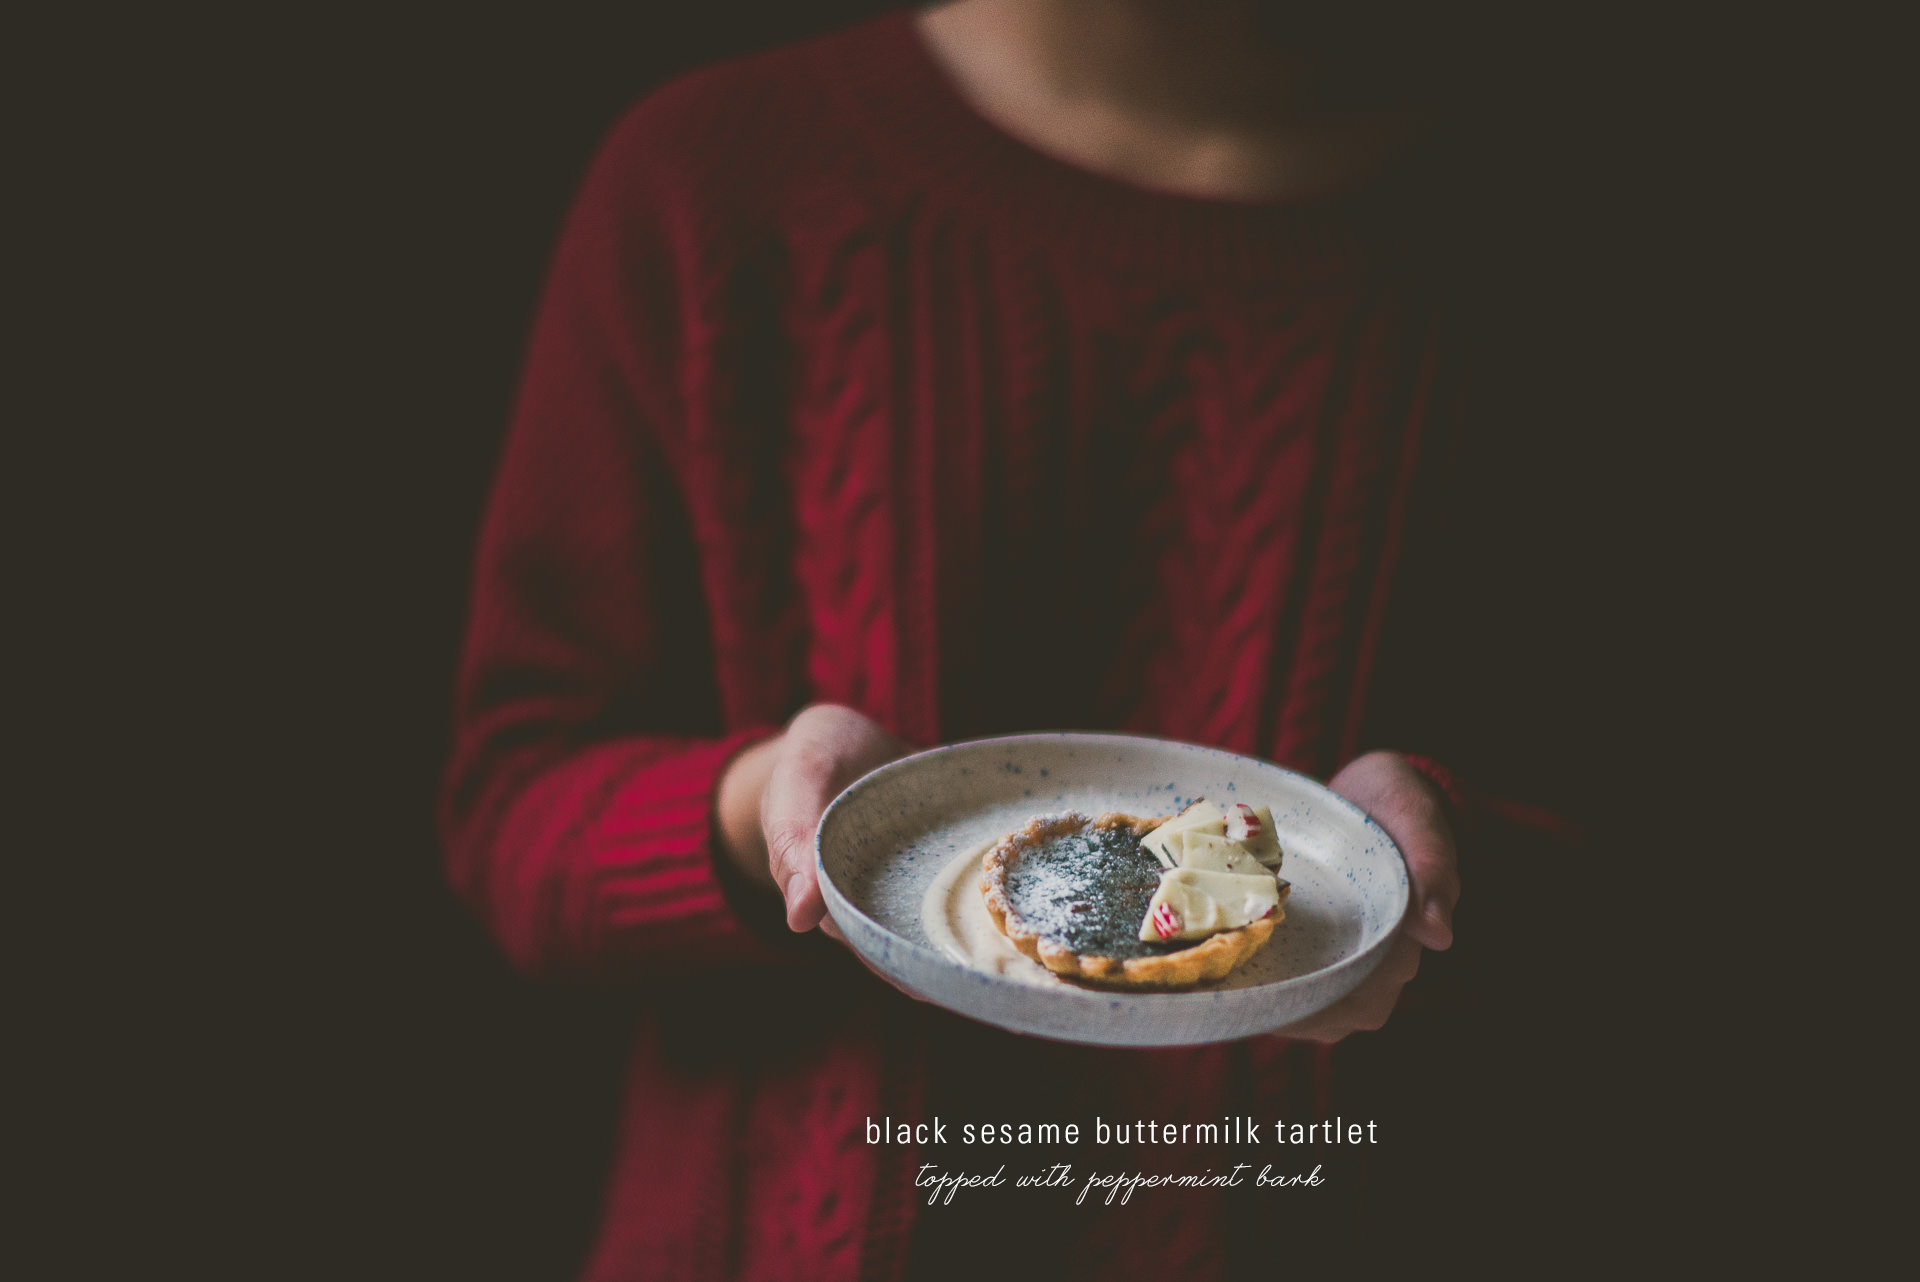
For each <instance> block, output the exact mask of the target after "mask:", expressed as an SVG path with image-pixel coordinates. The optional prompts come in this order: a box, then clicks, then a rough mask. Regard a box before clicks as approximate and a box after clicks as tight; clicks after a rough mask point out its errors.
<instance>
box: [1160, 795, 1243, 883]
mask: <svg viewBox="0 0 1920 1282" xmlns="http://www.w3.org/2000/svg"><path fill="white" fill-rule="evenodd" d="M1185 832H1201V833H1210V834H1213V835H1215V836H1225V835H1226V832H1227V821H1226V819H1225V817H1224V816H1223V815H1222V814H1221V812H1220V807H1219V806H1216V805H1214V804H1213V803H1212V802H1210V801H1208V800H1207V799H1206V798H1205V797H1201V798H1198V799H1197V800H1195V801H1194V803H1193V804H1192V805H1190V806H1188V807H1187V808H1186V809H1185V810H1182V811H1181V812H1180V813H1179V814H1177V815H1175V816H1174V817H1173V818H1171V819H1169V820H1167V821H1166V822H1165V823H1163V824H1161V825H1160V826H1159V827H1158V828H1155V829H1154V830H1153V831H1152V832H1150V833H1148V834H1147V838H1146V840H1145V841H1142V842H1141V843H1140V844H1141V846H1142V847H1144V848H1145V849H1147V850H1149V851H1151V852H1152V853H1153V857H1154V858H1155V859H1158V860H1159V861H1160V866H1161V867H1162V868H1178V867H1179V866H1180V846H1179V845H1178V842H1179V839H1180V834H1182V833H1185Z"/></svg>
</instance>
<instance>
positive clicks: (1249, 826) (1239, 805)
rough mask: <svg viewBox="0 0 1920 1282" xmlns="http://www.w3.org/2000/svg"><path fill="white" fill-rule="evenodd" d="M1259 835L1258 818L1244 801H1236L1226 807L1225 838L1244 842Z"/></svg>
mask: <svg viewBox="0 0 1920 1282" xmlns="http://www.w3.org/2000/svg"><path fill="white" fill-rule="evenodd" d="M1259 834H1260V816H1259V815H1256V814H1254V813H1253V807H1252V806H1249V805H1248V804H1247V803H1246V802H1244V801H1236V802H1235V803H1234V804H1233V805H1231V806H1228V807H1227V836H1229V837H1231V838H1233V840H1235V841H1245V840H1246V839H1247V838H1249V837H1256V836H1258V835H1259Z"/></svg>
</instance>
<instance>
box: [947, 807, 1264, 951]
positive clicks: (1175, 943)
mask: <svg viewBox="0 0 1920 1282" xmlns="http://www.w3.org/2000/svg"><path fill="white" fill-rule="evenodd" d="M1164 822H1166V821H1165V819H1163V818H1142V817H1141V816H1138V815H1127V814H1119V813H1111V812H1110V813H1107V814H1102V815H1098V816H1094V817H1092V818H1089V817H1088V816H1086V815H1083V814H1075V813H1068V814H1061V815H1042V816H1040V817H1038V818H1036V819H1033V820H1031V821H1030V822H1029V823H1028V824H1027V825H1026V826H1025V827H1023V828H1021V829H1019V830H1018V831H1017V832H1012V833H1008V834H1007V835H1006V836H1005V837H1002V838H1001V839H1000V840H999V841H998V842H997V843H995V845H994V847H993V849H991V850H989V851H988V852H987V854H986V856H985V857H984V858H983V859H982V860H981V868H982V874H981V878H980V891H981V894H982V896H983V897H984V899H985V900H986V906H987V912H988V914H989V915H990V916H991V917H992V918H993V924H994V925H995V926H996V927H998V928H999V930H1000V932H1001V933H1002V934H1004V935H1005V936H1006V937H1007V939H1008V940H1009V941H1011V942H1012V944H1013V946H1014V947H1015V948H1018V949H1019V950H1020V951H1021V952H1023V953H1025V954H1026V955H1027V956H1029V957H1031V958H1033V960H1035V961H1037V962H1039V963H1040V964H1041V965H1042V966H1045V967H1046V968H1047V969H1048V970H1050V971H1052V972H1053V973H1054V974H1056V975H1061V976H1064V977H1066V978H1069V979H1078V980H1086V981H1091V982H1093V983H1096V984H1103V985H1112V986H1118V987H1126V988H1182V987H1188V986H1191V985H1194V984H1204V983H1208V982H1211V981H1213V980H1218V979H1224V978H1225V977H1226V976H1227V974H1228V973H1229V972H1231V971H1232V970H1233V968H1234V967H1236V966H1238V965H1240V964H1241V963H1242V962H1244V961H1246V960H1247V958H1249V957H1251V956H1253V954H1254V953H1256V952H1258V951H1259V950H1260V948H1261V946H1262V945H1264V944H1265V943H1266V942H1267V940H1268V939H1269V938H1271V937H1272V935H1273V928H1274V925H1275V924H1276V923H1277V922H1279V921H1280V919H1281V917H1282V916H1284V908H1281V909H1276V910H1275V911H1274V912H1273V913H1272V915H1270V916H1268V917H1265V918H1262V919H1260V920H1258V921H1255V922H1251V923H1249V924H1247V925H1245V926H1239V927H1235V928H1233V929H1230V930H1223V931H1220V932H1219V933H1217V934H1213V935H1209V936H1207V937H1206V938H1205V939H1202V940H1199V941H1197V942H1189V941H1181V940H1171V941H1164V942H1151V941H1144V940H1142V939H1140V938H1139V935H1140V929H1141V921H1142V920H1143V918H1144V917H1145V916H1146V913H1147V908H1148V904H1149V903H1150V902H1151V901H1152V898H1153V894H1154V891H1155V890H1156V889H1157V888H1158V886H1159V883H1160V873H1161V871H1162V865H1161V863H1160V861H1159V860H1158V859H1156V858H1155V857H1154V856H1153V854H1152V853H1151V852H1150V851H1147V850H1144V849H1142V848H1141V845H1140V841H1141V839H1142V838H1143V837H1145V836H1146V835H1147V834H1148V833H1150V832H1152V831H1153V830H1154V829H1155V828H1157V827H1159V826H1160V825H1161V824H1162V823H1164ZM1285 895H1286V891H1285V886H1284V883H1283V884H1282V889H1281V899H1282V903H1283V904H1284V901H1285Z"/></svg>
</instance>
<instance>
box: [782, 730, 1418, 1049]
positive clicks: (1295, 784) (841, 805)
mask: <svg viewBox="0 0 1920 1282" xmlns="http://www.w3.org/2000/svg"><path fill="white" fill-rule="evenodd" d="M1202 796H1204V797H1208V798H1211V799H1213V800H1215V801H1222V800H1227V801H1246V802H1248V803H1250V804H1252V805H1268V806H1271V807H1272V808H1273V817H1274V824H1275V826H1276V827H1277V828H1278V829H1279V831H1280V842H1281V846H1282V848H1283V849H1284V850H1285V852H1286V860H1285V863H1284V864H1283V865H1282V867H1281V869H1280V875H1281V876H1282V877H1284V878H1286V880H1287V881H1289V882H1291V883H1292V885H1293V892H1292V895H1291V896H1290V897H1289V899H1288V900H1287V905H1286V919H1285V920H1284V921H1282V922H1281V923H1280V925H1279V926H1278V927H1277V928H1276V929H1275V930H1274V934H1273V938H1272V939H1271V940H1269V941H1268V943H1267V945H1266V947H1265V948H1263V949H1261V950H1260V951H1259V952H1258V953H1256V954H1254V956H1253V957H1252V959H1251V960H1249V961H1248V962H1247V963H1246V964H1245V965H1244V966H1242V967H1241V968H1240V969H1238V970H1236V971H1235V972H1234V973H1233V974H1232V975H1229V976H1228V977H1227V978H1226V979H1225V980H1223V981H1222V982H1220V983H1218V984H1215V985H1210V986H1207V987H1203V988H1198V989H1194V990H1192V991H1188V992H1177V993H1155V992H1140V991H1114V990H1106V989H1096V988H1090V987H1081V986H1077V985H1075V984H1072V983H1069V982H1067V981H1065V980H1060V979H1056V978H1054V977H1052V976H1047V975H1040V976H1038V978H1037V979H1033V978H1030V979H1028V980H1026V981H1025V982H1022V981H1020V980H1018V979H1014V978H1009V977H1007V976H1006V975H1003V974H997V973H994V972H992V971H989V970H984V969H980V968H977V967H974V966H969V965H965V964H962V963H961V962H959V961H957V960H955V958H954V957H953V956H951V955H950V954H949V953H948V952H947V951H944V950H943V949H942V948H941V947H940V946H939V944H938V943H937V941H936V939H935V938H934V936H933V935H932V934H930V933H929V931H928V929H927V926H926V924H925V923H924V921H923V920H922V902H923V900H925V898H926V896H927V892H928V889H929V887H930V886H931V885H932V884H933V882H934V879H935V878H936V877H937V876H938V875H939V874H940V873H941V872H942V871H943V870H945V869H946V868H947V867H948V866H950V865H951V864H952V863H953V861H954V860H955V859H956V858H959V857H960V856H962V855H963V853H965V852H968V851H973V850H978V849H979V848H980V847H981V846H982V845H983V844H985V843H987V842H990V841H992V840H993V839H995V838H997V837H999V836H1001V835H1002V834H1004V833H1007V832H1011V831H1012V830H1014V829H1016V828H1018V827H1020V826H1021V825H1022V824H1024V823H1025V822H1026V821H1027V820H1028V819H1030V818H1032V817H1033V816H1034V815H1037V814H1044V813H1049V812H1055V811H1062V810H1078V811H1082V812H1084V813H1087V814H1098V813H1100V812H1102V811H1108V810H1117V811H1124V812H1127V813H1131V814H1138V815H1171V814H1174V813H1176V812H1177V811H1179V810H1181V809H1182V808H1184V807H1185V806H1186V805H1187V804H1188V803H1189V802H1190V801H1192V800H1193V799H1194V798H1195V797H1202ZM814 849H815V856H814V857H815V860H816V862H817V864H818V867H819V871H820V885H821V889H822V892H823V893H824V895H825V897H826V901H827V908H828V910H829V911H830V912H831V913H832V914H833V919H834V921H835V922H836V923H838V924H839V926H840V929H841V930H842V931H843V932H844V933H845V935H846V937H847V940H848V942H849V943H851V944H852V945H853V947H854V948H855V949H857V950H858V951H859V953H860V954H861V955H862V956H863V957H865V958H866V959H867V960H868V961H869V962H871V963H872V964H873V965H874V966H875V967H876V968H878V969H879V970H880V971H881V972H883V973H884V974H886V975H888V976H890V977H892V978H893V979H895V980H897V981H898V982H899V983H901V984H903V985H905V986H906V987H908V988H910V989H912V990H914V991H915V992H918V993H920V994H922V995H923V996H925V997H927V998H929V999H931V1000H933V1001H935V1002H938V1003H940V1004H941V1005H942V1006H945V1007H947V1008H948V1009H950V1010H954V1011H958V1012H959V1013H960V1014H962V1015H967V1016H970V1017H972V1018H974V1019H978V1020H981V1021H983V1022H985V1023H989V1024H995V1025H998V1026H999V1027H1001V1028H1008V1029H1012V1030H1014V1031H1015V1032H1021V1033H1033V1034H1037V1035H1040V1036H1043V1037H1053V1038H1058V1039H1060V1040H1063V1041H1071V1042H1090V1043H1095V1044H1101V1045H1109V1046H1181V1045H1190V1044H1194V1043H1200V1042H1218V1041H1227V1040H1230V1039H1233V1038H1237V1037H1248V1036H1252V1035H1254V1034H1256V1033H1265V1032H1271V1031H1273V1030H1274V1029H1277V1028H1281V1027H1283V1026H1285V1025H1287V1024H1290V1023H1293V1022H1295V1021H1296V1020H1300V1019H1303V1018H1305V1017H1306V1016H1308V1015H1310V1014H1312V1013H1313V1012H1315V1011H1317V1010H1320V1009H1322V1008H1324V1007H1326V1006H1329V1005H1331V1004H1332V1003H1334V1002H1336V1001H1338V1000H1339V999H1340V998H1342V997H1344V996H1346V994H1347V993H1349V992H1351V991H1352V990H1353V988H1354V986H1355V985H1357V984H1358V983H1359V982H1360V981H1361V980H1362V979H1364V978H1365V977H1366V976H1367V974H1368V973H1369V972H1370V971H1372V970H1373V968H1374V967H1375V966H1376V965H1378V964H1379V962H1380V959H1381V958H1382V957H1383V956H1384V955H1385V953H1386V949H1387V945H1388V944H1389V942H1390V941H1391V939H1392V936H1393V932H1394V928H1395V927H1396V926H1398V925H1399V923H1400V918H1401V915H1402V914H1403V913H1404V912H1405V911H1406V906H1407V895H1408V889H1407V871H1406V865H1405V864H1404V863H1403V862H1402V861H1401V858H1400V852H1399V850H1398V849H1397V848H1396V847H1395V846H1394V844H1393V841H1392V839H1391V838H1389V837H1388V836H1387V834H1386V833H1385V832H1384V831H1383V830H1382V829H1381V828H1380V826H1379V825H1378V824H1376V823H1374V822H1373V821H1372V820H1371V819H1369V818H1367V816H1366V815H1365V814H1364V813H1362V812H1361V810H1360V809H1359V808H1358V807H1357V806H1355V805H1353V804H1352V803H1351V802H1349V801H1347V800H1345V799H1344V798H1342V797H1339V796H1337V795H1335V794H1334V793H1333V792H1330V791H1329V790H1328V789H1327V788H1326V787H1325V786H1324V785H1322V784H1319V783H1315V782H1314V781H1313V780H1311V779H1308V778H1307V777H1306V776H1304V775H1298V774H1295V773H1293V772H1292V771H1290V770H1283V769H1281V768H1280V767H1279V766H1276V765H1273V764H1272V763H1270V762H1266V761H1260V760H1258V759H1256V758H1253V757H1242V756H1236V755H1235V754H1233V753H1230V752H1222V751H1220V750H1219V749H1217V748H1204V747H1199V746H1196V745H1193V744H1185V743H1174V742H1171V741H1169V740H1165V739H1150V738H1143V737H1137V736H1132V735H1112V734H1038V735H1019V736H1015V737H1011V738H1005V739H981V740H976V741H974V742H971V743H962V744H955V745H953V746H951V747H946V748H936V749H934V750H933V751H931V752H922V753H919V754H917V755H915V756H911V757H906V758H903V759H902V760H900V761H896V762H894V763H892V764H891V765H887V766H883V767H881V768H880V769H879V770H876V771H874V772H873V773H872V774H869V775H867V776H866V777H865V778H863V779H860V780H859V781H857V782H856V783H854V784H853V786H852V787H850V788H848V789H847V790H846V791H845V792H843V793H841V794H840V796H839V797H838V798H837V799H836V800H835V801H834V803H833V805H832V806H830V807H828V809H827V813H826V814H825V815H824V816H823V817H822V818H821V820H820V830H819V832H818V834H817V835H816V836H815V839H814ZM970 880H971V879H970Z"/></svg>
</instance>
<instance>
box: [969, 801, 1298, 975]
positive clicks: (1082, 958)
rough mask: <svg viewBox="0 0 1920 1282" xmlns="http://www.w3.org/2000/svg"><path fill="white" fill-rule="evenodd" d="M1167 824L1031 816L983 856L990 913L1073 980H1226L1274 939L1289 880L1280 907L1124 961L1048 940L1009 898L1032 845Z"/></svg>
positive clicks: (1112, 817)
mask: <svg viewBox="0 0 1920 1282" xmlns="http://www.w3.org/2000/svg"><path fill="white" fill-rule="evenodd" d="M1165 822H1166V819H1165V818H1158V819H1150V818H1142V817H1141V816H1139V815H1125V814H1120V813H1118V812H1109V813H1107V814H1103V815H1098V816H1096V817H1095V818H1093V819H1091V820H1089V819H1088V818H1087V817H1086V816H1085V815H1077V814H1066V815H1043V816H1041V817H1040V818H1038V819H1034V820H1032V821H1030V822H1029V823H1028V824H1027V825H1026V827H1024V828H1021V829H1020V830H1019V831H1017V832H1011V833H1008V834H1007V835H1006V836H1004V837H1002V838H1001V839H1000V840H999V841H998V842H996V843H995V844H994V847H993V849H992V850H989V851H988V852H987V853H986V855H985V856H984V857H983V858H982V859H981V861H980V866H981V877H980V893H981V895H982V896H983V897H984V898H985V899H986V903H987V914H988V915H989V916H991V917H992V918H993V924H994V925H995V926H997V927H998V928H999V929H1000V933H1001V934H1003V935H1005V936H1006V937H1007V938H1008V939H1009V940H1011V941H1012V943H1013V946H1014V947H1015V948H1018V949H1019V950H1020V951H1021V952H1023V953H1025V954H1026V955H1027V956H1029V957H1031V958H1033V960H1035V961H1037V962H1039V963H1040V964H1041V965H1042V966H1045V967H1046V968H1047V969H1048V970H1050V971H1052V972H1053V973H1054V974H1056V975H1062V976H1065V977H1066V978H1068V979H1079V980H1086V981H1090V982H1092V983H1096V984H1103V985H1109V986H1113V987H1120V988H1183V987H1189V986H1191V985H1194V984H1205V983H1211V982H1213V981H1214V980H1218V979H1224V978H1226V976H1227V974H1228V973H1229V972H1231V971H1232V970H1233V968H1234V967H1236V966H1238V965H1240V963H1242V962H1244V961H1246V960H1247V958H1249V957H1251V956H1253V955H1254V954H1255V953H1257V952H1259V951H1260V948H1261V946H1262V945H1264V944H1265V943H1266V942H1267V940H1268V939H1269V938H1271V937H1272V935H1273V928H1274V926H1275V925H1276V924H1277V923H1278V922H1279V921H1280V920H1281V918H1283V917H1285V916H1286V900H1287V891H1288V889H1289V887H1288V886H1287V884H1286V883H1285V882H1282V883H1281V884H1280V907H1278V908H1276V909H1275V910H1274V912H1273V914H1272V915H1271V916H1268V917H1263V918H1261V919H1260V920H1259V921H1256V922H1252V923H1250V924H1248V925H1245V926H1239V927H1236V928H1234V929H1232V930H1223V931H1221V932H1220V933H1219V934H1216V935H1209V936H1207V937H1206V938H1205V939H1202V940H1200V941H1199V942H1197V943H1195V944H1194V945H1193V946H1192V947H1190V948H1182V949H1180V950H1179V951H1178V952H1171V953H1162V954H1160V955H1158V956H1152V957H1128V958H1124V959H1123V958H1118V957H1103V956H1100V955H1098V954H1094V953H1078V952H1075V951H1073V949H1071V948H1069V947H1067V946H1066V945H1065V944H1061V943H1058V942H1056V941H1054V940H1051V939H1047V938H1046V937H1044V936H1042V935H1041V934H1040V933H1039V932H1037V931H1035V930H1034V929H1033V928H1032V927H1031V926H1029V925H1028V924H1027V923H1026V922H1025V921H1024V920H1023V919H1022V918H1021V917H1020V915H1019V913H1018V912H1017V911H1015V909H1014V907H1013V905H1012V903H1011V902H1009V900H1008V898H1007V885H1006V878H1007V869H1008V867H1009V866H1010V865H1011V864H1012V862H1013V861H1014V860H1015V859H1016V858H1017V857H1018V856H1019V855H1020V854H1021V852H1023V851H1025V850H1028V849H1032V848H1035V847H1037V846H1039V845H1040V843H1042V842H1045V841H1050V840H1052V839H1053V838H1055V837H1063V836H1065V835H1066V834H1068V833H1070V832H1078V831H1080V830H1081V829H1082V828H1107V829H1111V828H1131V829H1132V830H1133V831H1134V832H1135V833H1136V834H1137V835H1139V836H1142V837H1144V836H1146V835H1147V834H1148V833H1150V832H1152V831H1153V830H1154V829H1155V828H1158V827H1159V826H1160V825H1161V824H1163V823H1165Z"/></svg>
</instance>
